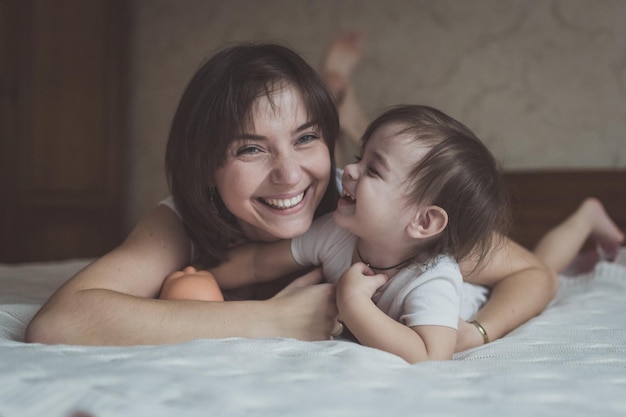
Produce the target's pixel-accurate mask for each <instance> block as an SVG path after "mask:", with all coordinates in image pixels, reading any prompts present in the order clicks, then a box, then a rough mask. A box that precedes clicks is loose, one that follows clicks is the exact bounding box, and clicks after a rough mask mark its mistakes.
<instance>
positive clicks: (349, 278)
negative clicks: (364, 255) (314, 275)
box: [337, 262, 389, 303]
mask: <svg viewBox="0 0 626 417" xmlns="http://www.w3.org/2000/svg"><path fill="white" fill-rule="evenodd" d="M388 280H389V278H388V277H387V275H384V274H374V272H373V271H372V270H371V269H370V268H369V267H368V266H367V265H365V264H364V263H362V262H357V263H355V264H354V265H352V266H351V267H350V268H348V270H347V271H346V272H344V273H343V275H342V276H341V278H340V279H339V282H337V302H338V303H347V302H350V300H353V299H363V298H365V299H368V300H369V299H371V298H372V297H373V296H374V293H375V292H376V290H377V289H378V288H380V287H382V286H383V285H385V283H386V282H387V281H388Z"/></svg>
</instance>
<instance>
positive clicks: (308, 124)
mask: <svg viewBox="0 0 626 417" xmlns="http://www.w3.org/2000/svg"><path fill="white" fill-rule="evenodd" d="M317 125H319V123H317V122H316V121H315V120H311V121H310V122H306V123H304V124H303V125H300V126H298V128H297V129H296V130H295V133H298V132H302V131H303V130H307V129H309V128H311V127H312V126H317Z"/></svg>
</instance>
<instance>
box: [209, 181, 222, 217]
mask: <svg viewBox="0 0 626 417" xmlns="http://www.w3.org/2000/svg"><path fill="white" fill-rule="evenodd" d="M216 193H217V191H216V189H215V187H209V200H210V201H211V213H213V214H214V215H215V216H219V215H220V212H219V211H218V210H217V205H215V194H216Z"/></svg>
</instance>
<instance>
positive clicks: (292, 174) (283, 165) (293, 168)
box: [272, 155, 302, 185]
mask: <svg viewBox="0 0 626 417" xmlns="http://www.w3.org/2000/svg"><path fill="white" fill-rule="evenodd" d="M301 179H302V166H301V164H300V162H299V160H298V158H297V157H295V156H294V155H288V156H287V155H286V156H281V157H279V158H276V159H275V160H274V167H273V169H272V181H274V182H275V183H277V184H287V185H295V184H298V183H299V182H300V180H301Z"/></svg>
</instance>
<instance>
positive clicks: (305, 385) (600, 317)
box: [0, 249, 626, 417]
mask: <svg viewBox="0 0 626 417" xmlns="http://www.w3.org/2000/svg"><path fill="white" fill-rule="evenodd" d="M84 264H85V262H84V261H72V262H64V263H54V264H30V265H22V266H18V267H15V266H4V265H0V289H1V290H0V416H1V417H15V416H20V417H21V416H24V417H31V416H32V417H41V416H49V417H54V416H63V417H65V416H70V415H72V413H74V412H76V411H84V412H87V413H89V414H91V415H93V416H94V417H107V416H111V417H113V416H115V417H119V416H177V415H181V416H323V415H332V416H380V415H385V416H392V415H398V416H400V415H401V416H410V415H420V416H445V415H450V416H480V417H485V416H507V417H508V416H522V415H523V416H529V415H541V416H568V417H571V416H591V415H598V416H624V415H626V266H625V265H626V250H625V249H623V250H622V252H621V253H620V259H619V262H618V263H616V264H608V263H601V264H599V265H598V266H597V267H596V269H595V271H594V272H593V273H590V274H587V275H584V276H579V277H575V278H566V277H562V278H561V289H560V290H559V294H558V296H557V297H556V299H555V300H554V301H553V302H552V304H551V305H550V306H549V307H548V308H547V309H546V311H545V312H544V313H543V314H541V315H540V316H539V317H537V318H535V319H533V320H531V321H530V322H529V323H527V324H526V325H524V326H522V327H520V328H519V329H517V330H516V331H514V332H512V333H511V334H509V335H508V336H506V337H504V338H503V339H501V340H497V341H495V342H493V343H490V344H489V345H487V346H483V347H480V348H476V349H472V350H469V351H466V352H462V353H460V354H458V355H456V357H455V360H453V361H448V362H429V363H420V364H416V365H409V364H407V363H405V362H404V361H402V360H401V359H399V358H398V357H395V356H393V355H391V354H388V353H385V352H381V351H377V350H375V349H370V348H366V347H363V346H360V345H357V344H354V343H351V342H345V341H327V342H300V341H296V340H291V339H265V340H248V339H222V340H196V341H193V342H189V343H184V344H179V345H169V346H141V347H130V348H126V347H125V348H121V347H118V348H109V347H76V346H42V345H29V344H25V343H22V342H21V340H22V334H23V331H24V327H25V325H26V323H27V322H28V321H29V319H30V317H32V315H33V314H34V313H35V311H36V310H37V308H38V307H39V305H40V304H41V303H42V301H43V300H44V299H45V298H46V297H47V296H48V295H49V294H50V293H51V292H52V291H53V290H54V289H55V288H56V287H58V285H60V283H61V282H62V281H63V280H64V279H65V278H67V277H68V276H70V275H71V274H72V273H73V272H75V271H76V270H78V269H79V268H80V267H82V266H83V265H84Z"/></svg>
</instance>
